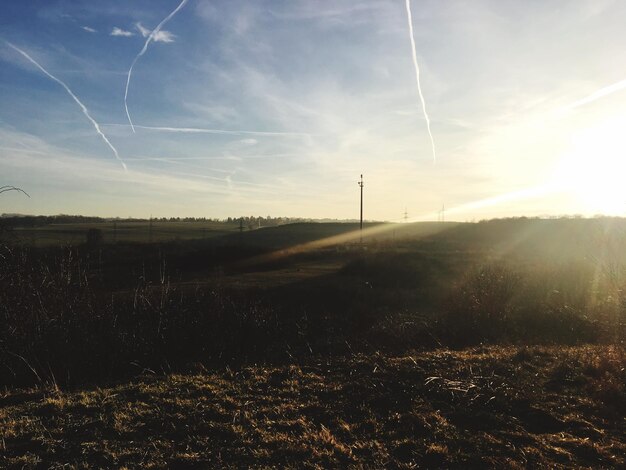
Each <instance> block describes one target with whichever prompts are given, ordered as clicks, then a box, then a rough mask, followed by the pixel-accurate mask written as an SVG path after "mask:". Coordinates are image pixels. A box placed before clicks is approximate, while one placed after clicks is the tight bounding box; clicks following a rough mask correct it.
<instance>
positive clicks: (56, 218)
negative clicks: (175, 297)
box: [0, 214, 354, 229]
mask: <svg viewBox="0 0 626 470" xmlns="http://www.w3.org/2000/svg"><path fill="white" fill-rule="evenodd" d="M149 220H152V221H154V222H211V223H218V224H219V223H223V224H228V225H240V224H242V225H243V227H245V228H246V229H254V228H259V227H275V226H278V225H284V224H293V223H304V222H354V220H338V219H311V218H303V217H272V216H269V215H268V216H266V217H262V216H260V217H257V216H253V215H251V216H238V217H227V218H225V219H220V218H210V217H153V218H147V219H142V218H137V219H135V218H119V217H116V218H103V217H88V216H82V215H66V214H60V215H20V214H2V215H0V226H2V227H5V228H10V227H26V228H29V227H41V226H44V225H51V224H97V223H106V222H118V223H122V222H147V221H149Z"/></svg>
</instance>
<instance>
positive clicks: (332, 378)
mask: <svg viewBox="0 0 626 470" xmlns="http://www.w3.org/2000/svg"><path fill="white" fill-rule="evenodd" d="M188 224H191V225H188ZM197 224H198V223H196V222H180V223H176V222H164V223H163V227H161V228H160V229H162V230H163V231H162V232H161V234H162V236H163V238H162V239H156V237H154V233H155V230H156V228H155V227H156V225H154V226H153V237H154V239H153V241H152V243H150V242H149V241H146V240H145V239H142V237H143V233H144V229H145V225H144V226H140V225H138V226H136V227H132V228H129V229H128V230H129V233H131V232H133V231H134V232H133V233H134V234H135V235H136V238H134V239H132V237H130V236H129V238H128V240H126V241H124V240H117V241H116V242H115V243H114V242H113V241H112V240H111V239H110V235H111V234H110V232H108V233H105V235H104V237H103V238H102V239H101V240H98V241H97V243H91V244H87V243H84V240H86V236H85V235H86V232H87V230H88V229H89V228H94V227H93V226H91V225H89V224H86V225H80V226H76V225H72V226H65V227H62V228H58V227H54V226H48V227H45V226H44V227H37V228H35V229H32V230H34V231H35V232H39V233H41V232H45V231H46V230H51V231H52V232H54V233H65V234H68V233H75V234H76V235H75V236H76V237H77V239H78V238H81V239H82V240H83V241H81V242H80V243H78V242H76V244H73V246H71V247H68V246H63V244H62V243H61V241H62V240H63V236H65V235H63V236H61V237H60V238H56V239H54V243H51V244H49V245H44V244H43V243H36V244H35V246H32V245H31V244H29V243H28V237H22V238H18V239H16V236H17V237H20V236H21V235H22V234H20V233H19V231H18V230H13V232H12V233H5V234H4V235H5V236H7V235H9V236H8V237H6V238H5V239H4V242H2V243H0V245H1V246H0V386H2V387H3V390H4V392H3V393H2V395H0V466H4V467H9V468H49V467H58V466H63V465H65V466H68V467H70V468H88V467H94V466H95V467H102V468H108V467H124V466H126V467H128V468H134V467H152V468H175V467H178V468H191V467H196V468H205V467H218V468H219V467H242V466H244V467H248V466H256V467H271V466H278V467H284V466H287V467H293V468H296V467H298V468H299V467H303V466H304V467H309V468H314V467H317V468H327V467H345V466H354V467H357V468H358V467H373V468H380V467H392V468H414V467H428V468H432V467H441V468H449V467H456V468H468V467H474V468H503V467H507V468H508V467H511V468H516V467H524V468H526V467H548V468H572V467H594V468H597V467H600V468H616V467H620V466H623V465H624V456H625V451H626V432H625V431H626V429H625V427H626V419H625V416H626V410H625V409H624V403H626V372H625V370H626V354H625V352H624V344H625V339H626V220H624V219H557V220H539V219H509V220H494V221H487V222H482V223H472V224H455V223H446V224H441V223H424V224H396V225H394V224H368V225H367V226H366V227H365V230H364V237H363V243H362V244H361V243H359V238H360V236H359V232H358V230H355V229H356V228H357V226H356V225H355V224H290V225H284V226H278V227H268V228H263V229H257V230H246V231H244V232H243V233H239V231H238V230H237V227H234V228H232V230H231V229H229V230H230V231H229V230H224V231H221V229H223V228H224V227H223V226H217V227H215V230H209V228H208V227H206V228H207V234H206V236H204V235H203V236H202V237H196V235H199V234H200V233H201V231H202V224H201V223H200V225H197ZM141 227H143V228H141ZM166 229H168V230H170V232H167V231H166ZM118 230H120V227H119V226H118ZM139 234H142V235H139ZM118 235H119V232H118ZM51 240H52V239H51ZM139 240H143V241H139Z"/></svg>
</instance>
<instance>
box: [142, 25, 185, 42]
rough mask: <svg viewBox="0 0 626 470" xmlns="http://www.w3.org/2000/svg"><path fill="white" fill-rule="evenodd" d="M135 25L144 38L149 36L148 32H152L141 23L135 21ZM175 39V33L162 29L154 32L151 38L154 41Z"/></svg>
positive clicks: (172, 40)
mask: <svg viewBox="0 0 626 470" xmlns="http://www.w3.org/2000/svg"><path fill="white" fill-rule="evenodd" d="M135 27H136V28H137V30H138V31H139V33H140V34H141V35H142V36H143V37H144V38H147V37H148V36H150V33H151V32H152V30H150V29H148V28H146V27H145V26H144V25H142V24H141V23H135ZM175 39H176V35H175V34H173V33H172V32H171V31H162V30H161V31H157V32H155V33H154V37H153V38H152V40H153V41H154V42H174V40H175Z"/></svg>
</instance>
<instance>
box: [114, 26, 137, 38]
mask: <svg viewBox="0 0 626 470" xmlns="http://www.w3.org/2000/svg"><path fill="white" fill-rule="evenodd" d="M134 35H135V33H133V32H132V31H126V30H124V29H122V28H118V27H117V26H115V27H114V28H113V30H112V31H111V36H123V37H129V36H134Z"/></svg>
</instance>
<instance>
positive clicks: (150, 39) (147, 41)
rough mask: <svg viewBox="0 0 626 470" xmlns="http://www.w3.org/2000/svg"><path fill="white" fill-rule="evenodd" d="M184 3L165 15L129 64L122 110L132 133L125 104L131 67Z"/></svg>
mask: <svg viewBox="0 0 626 470" xmlns="http://www.w3.org/2000/svg"><path fill="white" fill-rule="evenodd" d="M186 3H187V0H183V1H182V2H180V5H178V6H177V7H176V9H175V10H174V11H173V12H172V13H170V14H169V15H167V16H166V17H165V19H164V20H163V21H161V22H160V23H159V24H158V26H157V27H156V28H154V29H153V30H152V32H151V33H150V34H149V35H148V38H147V39H146V42H145V44H144V45H143V48H142V49H141V50H140V51H139V54H137V56H136V57H135V60H133V63H132V64H130V68H129V69H128V76H127V77H126V90H125V91H124V108H126V116H128V122H129V123H130V127H131V128H132V130H133V132H135V126H133V121H132V120H131V119H130V113H129V112H128V104H127V102H126V101H127V99H128V86H129V85H130V76H131V75H132V73H133V67H134V66H135V64H136V63H137V61H138V60H139V58H140V57H141V56H142V55H144V54H145V52H146V50H148V45H149V44H150V42H152V41H153V40H154V38H155V36H156V35H157V34H159V31H161V28H162V27H163V26H164V25H165V23H167V22H168V21H169V20H171V19H172V18H173V17H174V15H175V14H176V13H178V12H179V10H180V9H181V8H182V7H184V6H185V4H186Z"/></svg>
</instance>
